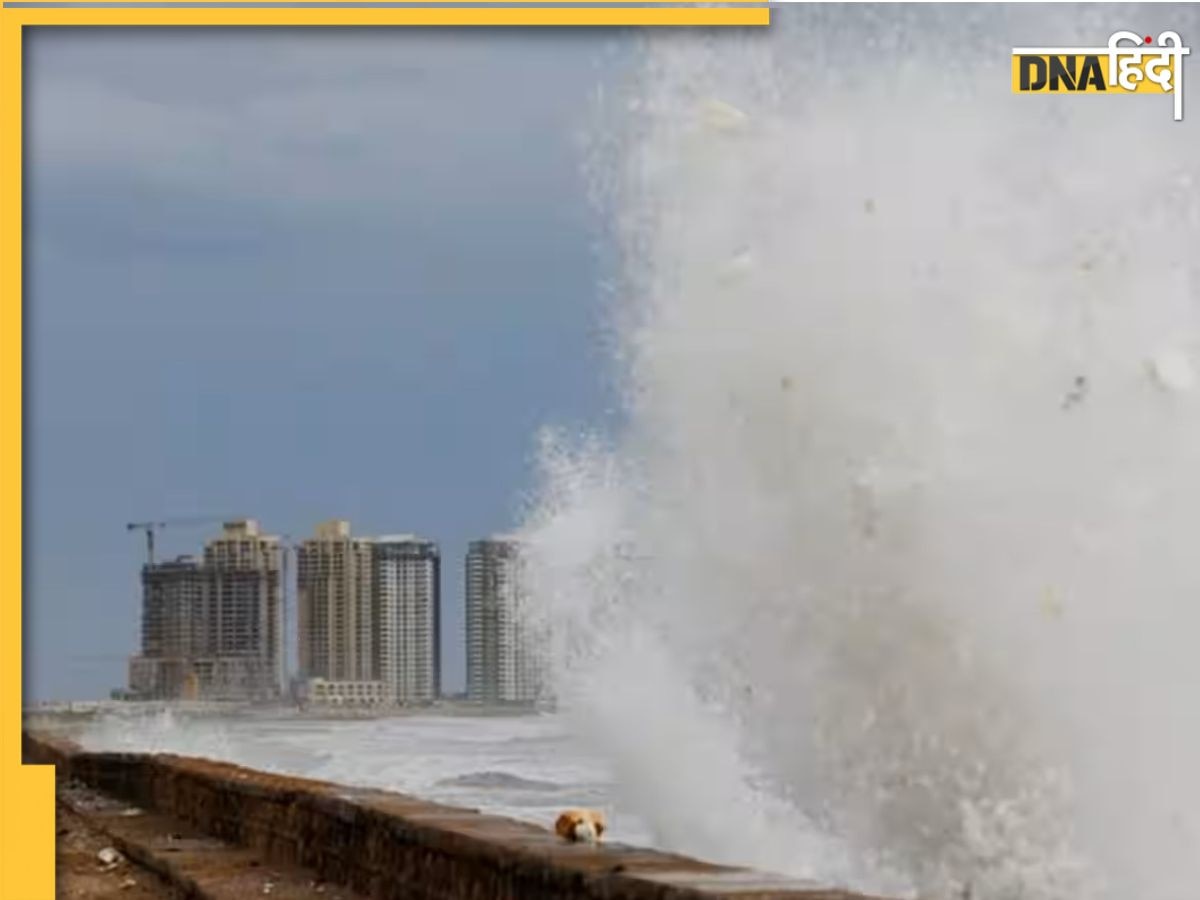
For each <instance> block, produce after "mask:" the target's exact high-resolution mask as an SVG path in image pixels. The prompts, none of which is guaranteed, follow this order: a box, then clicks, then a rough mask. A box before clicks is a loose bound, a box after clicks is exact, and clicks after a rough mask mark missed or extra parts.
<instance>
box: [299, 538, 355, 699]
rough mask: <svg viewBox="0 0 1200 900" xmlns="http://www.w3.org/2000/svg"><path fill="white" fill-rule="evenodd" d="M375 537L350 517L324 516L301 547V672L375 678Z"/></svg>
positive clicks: (336, 677)
mask: <svg viewBox="0 0 1200 900" xmlns="http://www.w3.org/2000/svg"><path fill="white" fill-rule="evenodd" d="M371 558H372V557H371V542H370V541H369V540H364V539H363V538H355V537H352V536H351V535H350V523H349V522H345V521H342V520H339V519H335V520H331V521H329V522H322V523H321V524H320V525H318V526H317V527H316V530H315V533H314V536H313V537H312V538H309V539H308V540H306V541H304V542H303V543H301V544H300V546H299V547H298V548H297V551H296V600H297V609H298V615H299V621H298V623H297V637H298V639H299V645H300V646H299V659H300V672H301V675H302V676H303V677H305V678H323V679H325V680H327V681H369V680H371V677H372V674H371V673H372V668H373V662H374V660H373V645H374V632H373V625H374V623H373V622H372V602H371V601H372V592H373V583H372V569H371Z"/></svg>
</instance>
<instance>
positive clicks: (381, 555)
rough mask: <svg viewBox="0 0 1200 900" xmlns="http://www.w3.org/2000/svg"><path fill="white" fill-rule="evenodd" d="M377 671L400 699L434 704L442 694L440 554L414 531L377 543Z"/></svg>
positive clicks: (384, 538)
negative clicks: (411, 533) (410, 533)
mask: <svg viewBox="0 0 1200 900" xmlns="http://www.w3.org/2000/svg"><path fill="white" fill-rule="evenodd" d="M373 574H374V577H373V579H372V582H373V587H374V599H375V604H374V614H375V617H376V619H375V621H376V627H377V631H376V635H377V640H378V650H377V653H378V675H377V677H378V678H379V680H381V681H383V682H384V683H385V684H386V685H387V686H388V690H389V691H390V692H391V696H392V697H393V698H394V699H395V702H397V703H432V702H433V701H434V700H436V699H437V698H438V696H439V695H440V694H441V662H442V661H441V643H442V636H441V631H442V629H441V559H440V557H439V554H438V548H437V545H436V544H434V543H433V542H432V541H427V540H423V539H422V538H418V537H416V536H415V535H400V536H389V537H381V538H378V539H377V540H376V541H375V544H374V567H373Z"/></svg>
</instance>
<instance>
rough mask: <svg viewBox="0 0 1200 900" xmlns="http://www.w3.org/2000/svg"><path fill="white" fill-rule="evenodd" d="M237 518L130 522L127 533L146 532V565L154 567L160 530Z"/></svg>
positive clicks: (203, 517)
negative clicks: (156, 535)
mask: <svg viewBox="0 0 1200 900" xmlns="http://www.w3.org/2000/svg"><path fill="white" fill-rule="evenodd" d="M236 518H237V516H192V517H191V518H185V519H163V520H161V521H158V522H130V523H128V524H127V525H126V526H125V530H126V531H144V532H146V565H148V566H152V565H154V535H155V532H157V531H159V530H160V529H163V528H167V527H168V526H176V525H210V524H212V523H213V522H229V521H232V520H233V519H236Z"/></svg>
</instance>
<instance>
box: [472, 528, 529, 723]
mask: <svg viewBox="0 0 1200 900" xmlns="http://www.w3.org/2000/svg"><path fill="white" fill-rule="evenodd" d="M524 573H525V563H524V560H523V557H522V554H521V545H520V543H519V541H517V540H516V539H514V538H510V537H504V536H496V537H493V538H489V539H487V540H481V541H473V542H472V543H471V545H470V548H469V550H468V552H467V573H466V574H467V696H468V698H469V699H471V700H475V701H477V702H481V703H535V702H537V701H538V700H540V699H543V676H544V672H545V649H546V645H545V640H544V636H543V635H542V634H540V633H539V629H538V627H537V623H536V622H535V621H534V619H533V617H532V615H531V610H530V607H529V599H528V591H527V585H526V579H525V574H524Z"/></svg>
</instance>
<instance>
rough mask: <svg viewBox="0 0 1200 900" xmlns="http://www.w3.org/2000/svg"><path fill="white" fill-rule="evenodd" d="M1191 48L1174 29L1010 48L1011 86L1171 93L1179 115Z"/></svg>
mask: <svg viewBox="0 0 1200 900" xmlns="http://www.w3.org/2000/svg"><path fill="white" fill-rule="evenodd" d="M1190 52H1191V51H1190V50H1189V49H1188V48H1187V47H1185V46H1183V41H1182V40H1181V39H1180V37H1179V35H1178V34H1177V33H1175V32H1174V31H1164V32H1163V33H1162V34H1160V35H1159V36H1158V43H1157V44H1155V43H1154V38H1153V37H1151V36H1150V35H1146V36H1145V37H1142V35H1140V34H1138V33H1136V32H1133V31H1118V32H1115V33H1114V34H1113V35H1112V37H1110V38H1109V39H1108V46H1107V47H1014V48H1013V52H1012V86H1013V92H1014V93H1018V94H1037V93H1057V92H1075V93H1081V94H1096V93H1111V94H1174V95H1175V121H1176V122H1178V121H1180V120H1181V119H1183V58H1184V57H1185V56H1187V55H1188V54H1189V53H1190Z"/></svg>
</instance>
